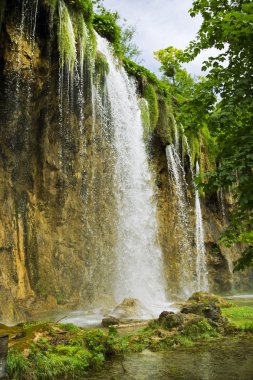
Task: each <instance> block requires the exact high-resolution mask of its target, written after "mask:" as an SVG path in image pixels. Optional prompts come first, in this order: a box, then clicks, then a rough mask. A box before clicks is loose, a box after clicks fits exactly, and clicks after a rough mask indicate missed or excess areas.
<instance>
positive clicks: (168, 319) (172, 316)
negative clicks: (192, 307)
mask: <svg viewBox="0 0 253 380" xmlns="http://www.w3.org/2000/svg"><path fill="white" fill-rule="evenodd" d="M184 321H185V316H184V314H182V313H173V312H172V311H163V312H162V313H161V314H160V315H159V318H158V322H159V323H160V324H161V325H162V326H163V327H165V328H167V329H171V328H173V327H178V326H180V325H182V324H183V323H184Z"/></svg>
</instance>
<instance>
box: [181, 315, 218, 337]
mask: <svg viewBox="0 0 253 380" xmlns="http://www.w3.org/2000/svg"><path fill="white" fill-rule="evenodd" d="M182 335H184V336H187V337H188V338H190V339H191V340H193V341H194V340H197V339H208V338H212V337H217V336H219V334H218V332H217V331H216V330H215V328H214V327H212V326H211V325H210V323H208V322H207V321H206V320H204V319H203V320H202V321H200V322H197V323H194V324H191V325H190V326H189V327H187V328H186V329H185V330H184V331H183V332H182Z"/></svg>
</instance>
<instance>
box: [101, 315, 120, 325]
mask: <svg viewBox="0 0 253 380" xmlns="http://www.w3.org/2000/svg"><path fill="white" fill-rule="evenodd" d="M119 323H120V321H119V319H118V318H115V317H112V316H108V317H106V318H103V319H102V326H103V327H109V326H115V325H119Z"/></svg>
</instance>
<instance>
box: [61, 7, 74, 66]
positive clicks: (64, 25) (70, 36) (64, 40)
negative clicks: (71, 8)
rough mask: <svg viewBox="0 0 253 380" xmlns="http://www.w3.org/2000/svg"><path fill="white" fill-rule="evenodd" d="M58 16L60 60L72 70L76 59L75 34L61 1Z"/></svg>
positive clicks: (66, 10)
mask: <svg viewBox="0 0 253 380" xmlns="http://www.w3.org/2000/svg"><path fill="white" fill-rule="evenodd" d="M59 18H60V20H59V28H58V47H59V52H60V61H61V65H62V66H63V65H64V64H66V65H67V66H68V69H69V71H72V70H73V68H74V64H75V60H76V42H75V34H74V29H73V26H72V21H71V18H70V14H69V12H68V9H67V7H66V6H65V4H63V3H61V5H60V8H59Z"/></svg>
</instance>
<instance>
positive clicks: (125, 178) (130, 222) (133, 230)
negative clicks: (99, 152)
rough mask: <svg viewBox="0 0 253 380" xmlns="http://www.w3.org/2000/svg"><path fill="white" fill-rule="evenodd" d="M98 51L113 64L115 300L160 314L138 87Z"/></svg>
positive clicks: (103, 46) (102, 47)
mask: <svg viewBox="0 0 253 380" xmlns="http://www.w3.org/2000/svg"><path fill="white" fill-rule="evenodd" d="M97 43H98V50H99V51H100V52H101V53H103V54H104V56H105V57H106V59H107V61H108V64H109V74H108V75H107V78H106V89H107V94H108V103H109V107H110V113H111V120H112V124H113V127H114V142H113V145H114V150H115V182H116V185H115V186H116V190H115V191H116V200H117V209H118V222H117V242H116V264H115V265H116V278H115V298H116V301H117V302H121V301H122V300H123V299H124V298H126V297H133V298H137V299H139V300H140V301H141V302H142V303H143V304H144V305H145V306H146V307H148V308H149V309H153V310H156V311H157V310H158V309H159V304H160V305H161V307H160V310H161V309H162V308H163V307H164V305H163V306H162V304H164V303H165V302H166V296H165V290H164V281H163V271H162V257H161V251H160V249H159V247H158V244H157V242H156V239H157V238H156V229H157V226H156V208H155V205H154V191H153V188H152V179H151V174H150V171H149V167H148V160H147V155H146V150H145V144H144V140H143V126H142V121H141V112H140V108H139V105H138V98H137V94H136V87H135V84H134V82H133V81H132V80H130V79H129V78H128V76H127V74H126V72H125V71H124V69H123V68H121V67H120V66H119V65H118V63H117V62H116V60H115V59H114V58H113V54H112V52H111V50H110V46H109V44H108V42H107V41H106V40H105V39H103V38H101V37H99V36H97Z"/></svg>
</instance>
